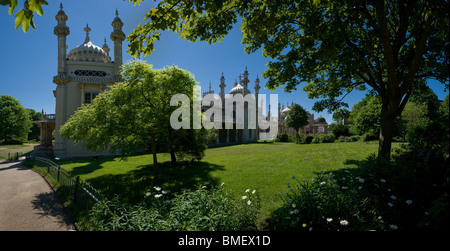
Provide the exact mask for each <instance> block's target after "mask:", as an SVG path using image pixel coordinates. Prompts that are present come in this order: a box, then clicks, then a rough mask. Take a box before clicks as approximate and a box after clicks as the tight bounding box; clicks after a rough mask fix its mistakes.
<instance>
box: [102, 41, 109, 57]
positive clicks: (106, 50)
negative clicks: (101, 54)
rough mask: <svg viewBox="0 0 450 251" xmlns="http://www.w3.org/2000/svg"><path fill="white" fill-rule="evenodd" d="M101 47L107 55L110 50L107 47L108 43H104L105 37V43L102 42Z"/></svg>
mask: <svg viewBox="0 0 450 251" xmlns="http://www.w3.org/2000/svg"><path fill="white" fill-rule="evenodd" d="M102 49H103V51H105V52H106V55H108V56H109V51H110V49H109V47H108V45H107V44H106V37H105V43H104V44H103V47H102Z"/></svg>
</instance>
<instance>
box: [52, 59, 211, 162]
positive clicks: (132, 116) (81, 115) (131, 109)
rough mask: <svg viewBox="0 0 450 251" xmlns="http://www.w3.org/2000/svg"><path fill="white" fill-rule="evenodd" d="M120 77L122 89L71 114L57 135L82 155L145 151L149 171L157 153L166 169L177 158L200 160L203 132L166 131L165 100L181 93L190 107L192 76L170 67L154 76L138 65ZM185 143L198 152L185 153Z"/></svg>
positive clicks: (113, 88) (168, 128)
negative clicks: (164, 157) (165, 155)
mask: <svg viewBox="0 0 450 251" xmlns="http://www.w3.org/2000/svg"><path fill="white" fill-rule="evenodd" d="M122 77H123V79H124V82H123V83H118V84H115V85H113V86H111V88H110V89H109V90H106V91H104V92H102V93H101V94H100V95H98V96H97V97H96V98H95V99H94V100H93V102H92V104H90V105H84V106H82V107H81V108H80V109H79V110H77V111H76V112H75V114H74V115H73V116H72V117H71V118H70V119H69V121H68V122H66V124H64V125H63V126H62V127H61V129H60V133H61V135H62V136H63V137H66V138H70V139H73V140H74V141H75V142H76V143H78V142H82V143H83V144H84V146H85V147H86V148H87V149H90V150H93V151H102V150H106V149H108V150H109V151H110V152H112V153H115V152H119V153H121V155H122V156H124V157H126V156H128V155H130V154H131V153H132V152H133V151H134V150H136V149H139V148H143V147H144V148H146V149H148V148H150V149H151V152H152V153H153V164H154V167H155V170H156V165H157V156H156V153H157V151H168V152H170V154H171V161H172V165H175V164H176V162H177V159H176V153H177V152H183V153H185V154H186V155H189V156H192V157H193V158H196V159H199V158H201V157H203V156H202V154H203V151H204V150H205V148H206V143H205V142H203V141H202V140H205V138H206V137H204V135H207V133H205V131H204V129H203V130H187V129H179V130H175V129H173V128H172V127H171V126H170V115H171V113H172V112H173V111H174V110H175V109H176V107H175V106H170V100H171V97H172V96H173V95H174V94H178V93H183V94H185V95H187V96H188V97H189V98H190V101H192V98H193V87H194V85H195V84H196V82H195V80H194V77H193V76H192V74H190V73H189V72H187V71H185V70H183V69H180V68H177V67H175V66H172V67H166V68H164V69H161V70H156V69H153V68H152V66H150V65H148V64H146V63H144V62H131V63H127V64H125V65H124V66H123V71H122ZM186 141H189V142H190V143H191V144H198V146H204V147H203V148H202V147H200V148H198V149H196V150H192V149H187V148H186V147H185V145H184V144H185V143H186Z"/></svg>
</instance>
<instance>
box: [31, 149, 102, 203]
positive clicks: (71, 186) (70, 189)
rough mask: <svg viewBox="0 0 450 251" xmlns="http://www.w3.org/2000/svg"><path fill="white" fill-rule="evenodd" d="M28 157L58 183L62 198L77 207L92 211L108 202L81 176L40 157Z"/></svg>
mask: <svg viewBox="0 0 450 251" xmlns="http://www.w3.org/2000/svg"><path fill="white" fill-rule="evenodd" d="M26 157H27V159H32V160H35V162H36V163H35V165H36V166H37V167H39V168H41V170H45V171H46V172H47V173H48V174H49V175H50V176H51V177H52V178H53V179H55V180H56V181H57V182H58V184H59V188H58V194H59V195H60V196H62V197H65V198H68V199H71V200H72V201H73V202H74V203H75V204H76V205H77V206H79V207H82V208H85V209H90V208H91V207H92V206H93V205H94V204H95V203H96V202H98V201H101V200H106V197H105V196H103V195H102V194H101V193H100V192H99V191H97V190H96V189H95V188H93V187H92V186H91V185H90V184H89V183H87V182H86V181H84V180H82V179H81V178H80V176H73V175H71V174H70V173H69V172H67V171H66V170H64V169H63V168H61V166H60V165H58V164H56V163H55V162H53V161H51V160H49V159H46V158H42V157H38V156H34V157H31V156H29V155H27V156H26Z"/></svg>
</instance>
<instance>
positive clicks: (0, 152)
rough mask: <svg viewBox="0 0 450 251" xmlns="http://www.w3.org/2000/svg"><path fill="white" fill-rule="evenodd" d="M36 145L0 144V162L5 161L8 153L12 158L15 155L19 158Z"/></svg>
mask: <svg viewBox="0 0 450 251" xmlns="http://www.w3.org/2000/svg"><path fill="white" fill-rule="evenodd" d="M36 145H38V144H31V143H25V144H23V145H1V144H0V160H6V159H7V158H8V153H10V156H11V157H12V156H13V155H15V154H16V153H19V156H20V155H22V154H25V153H28V152H31V151H32V150H33V147H34V146H36Z"/></svg>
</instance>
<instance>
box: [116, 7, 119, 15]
mask: <svg viewBox="0 0 450 251" xmlns="http://www.w3.org/2000/svg"><path fill="white" fill-rule="evenodd" d="M118 16H119V12H118V11H117V9H116V17H118Z"/></svg>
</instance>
